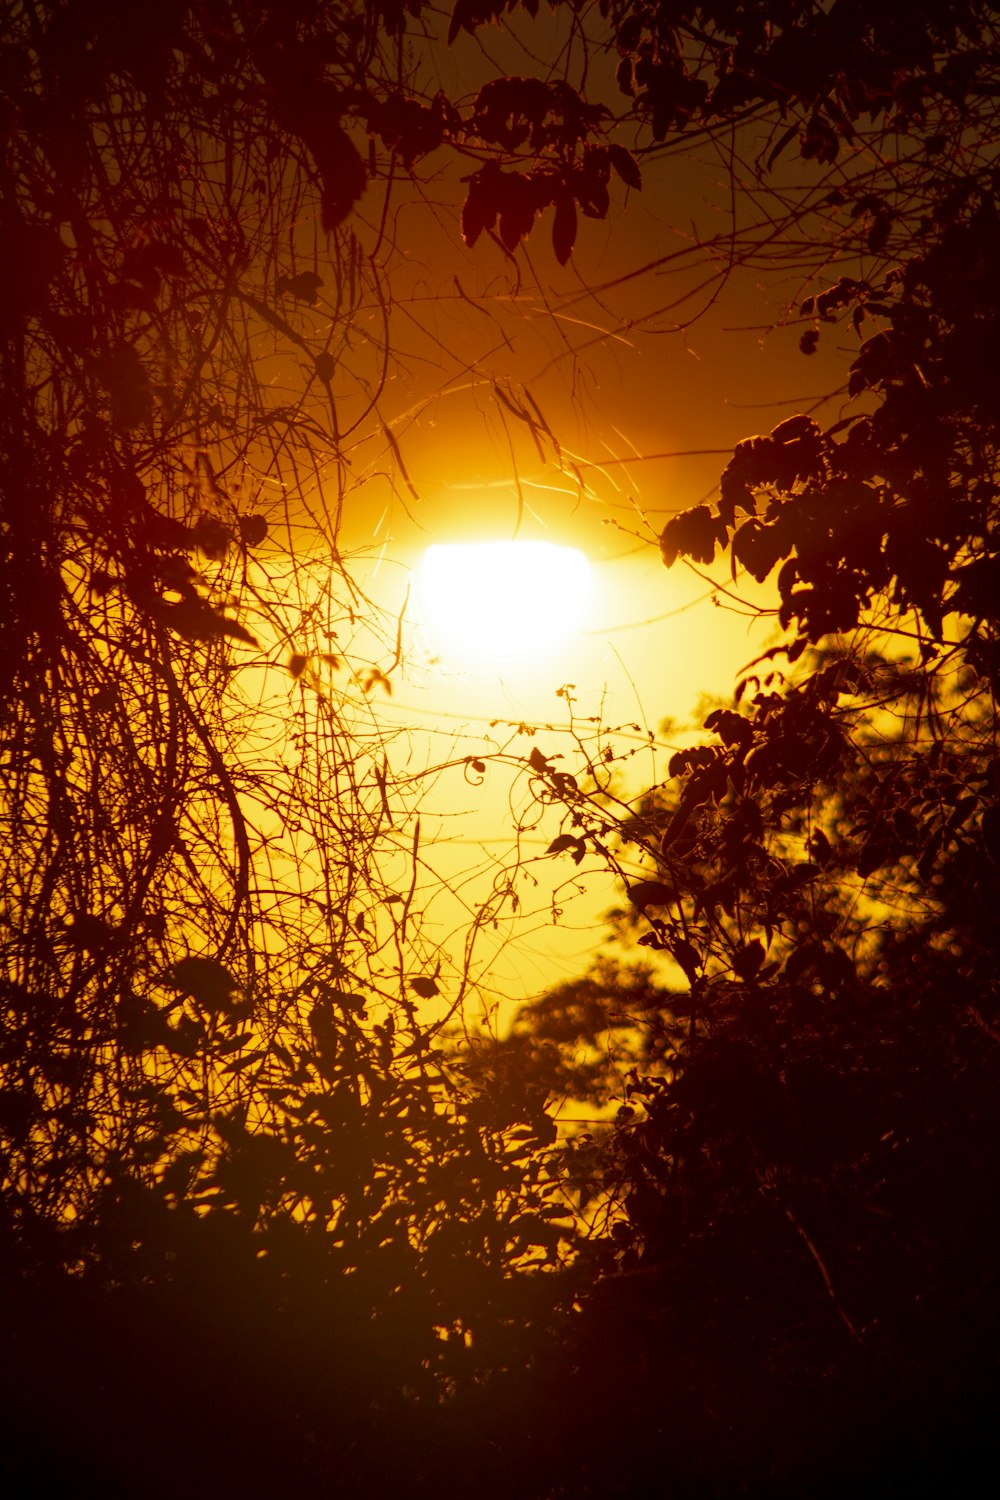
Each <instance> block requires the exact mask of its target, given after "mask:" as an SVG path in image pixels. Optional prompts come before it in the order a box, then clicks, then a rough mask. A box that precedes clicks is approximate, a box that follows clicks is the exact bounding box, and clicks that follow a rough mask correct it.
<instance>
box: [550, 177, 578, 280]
mask: <svg viewBox="0 0 1000 1500" xmlns="http://www.w3.org/2000/svg"><path fill="white" fill-rule="evenodd" d="M575 243H576V204H575V203H574V201H573V195H572V193H570V192H568V191H565V190H563V191H562V192H560V193H559V194H558V195H557V197H556V212H555V218H554V219H553V222H552V249H553V250H554V251H555V257H556V260H557V261H558V262H559V264H560V265H561V266H564V265H565V264H566V262H567V261H568V260H569V258H570V255H571V254H572V251H573V246H574V244H575Z"/></svg>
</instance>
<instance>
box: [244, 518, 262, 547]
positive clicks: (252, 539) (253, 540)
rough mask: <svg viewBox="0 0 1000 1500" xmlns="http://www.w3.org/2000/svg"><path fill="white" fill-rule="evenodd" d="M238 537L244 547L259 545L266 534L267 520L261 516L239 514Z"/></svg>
mask: <svg viewBox="0 0 1000 1500" xmlns="http://www.w3.org/2000/svg"><path fill="white" fill-rule="evenodd" d="M239 528H240V539H241V541H242V542H243V544H244V546H246V547H259V546H260V544H261V542H262V541H264V539H265V537H266V536H267V522H266V521H265V520H264V517H263V516H258V515H249V516H240V519H239Z"/></svg>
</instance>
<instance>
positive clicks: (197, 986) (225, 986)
mask: <svg viewBox="0 0 1000 1500" xmlns="http://www.w3.org/2000/svg"><path fill="white" fill-rule="evenodd" d="M164 979H165V980H166V982H167V983H168V984H169V985H171V986H172V988H174V989H177V990H181V991H183V993H184V994H186V995H191V996H192V997H193V999H195V1000H197V1001H198V1004H199V1005H201V1006H203V1007H204V1009H205V1010H210V1011H215V1010H231V1009H232V1006H233V995H234V993H235V991H236V988H237V986H236V980H235V979H234V978H233V976H232V974H230V972H229V970H228V969H227V968H226V967H225V965H224V964H220V963H219V962H218V961H217V960H216V959H214V958H197V957H194V956H191V957H188V958H182V959H179V960H178V961H177V963H175V964H173V965H172V967H171V968H169V969H168V970H167V972H166V974H165V975H164Z"/></svg>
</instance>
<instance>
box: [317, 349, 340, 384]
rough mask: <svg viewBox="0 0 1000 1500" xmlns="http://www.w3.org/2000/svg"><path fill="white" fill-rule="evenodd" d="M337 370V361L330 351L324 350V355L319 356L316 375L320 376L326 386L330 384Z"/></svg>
mask: <svg viewBox="0 0 1000 1500" xmlns="http://www.w3.org/2000/svg"><path fill="white" fill-rule="evenodd" d="M336 368H337V361H336V360H335V359H334V357H333V355H332V354H331V353H330V351H329V350H328V349H324V350H323V352H322V354H317V356H316V374H317V375H318V376H319V378H320V380H322V382H323V384H324V385H329V384H330V381H331V380H332V379H333V376H334V372H335V370H336Z"/></svg>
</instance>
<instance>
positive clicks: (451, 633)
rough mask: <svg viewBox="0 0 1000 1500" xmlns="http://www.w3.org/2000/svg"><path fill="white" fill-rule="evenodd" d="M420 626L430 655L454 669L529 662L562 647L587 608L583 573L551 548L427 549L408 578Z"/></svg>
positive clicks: (580, 561)
mask: <svg viewBox="0 0 1000 1500" xmlns="http://www.w3.org/2000/svg"><path fill="white" fill-rule="evenodd" d="M416 602H417V610H418V613H419V618H420V623H421V625H422V626H423V629H424V631H425V633H426V636H427V641H428V644H429V645H430V647H431V649H432V650H433V652H434V654H435V655H436V656H438V657H439V658H440V659H441V660H442V661H443V662H445V663H446V664H447V665H450V666H454V667H457V668H459V669H462V670H477V669H491V668H492V669H496V670H503V669H508V668H513V667H517V666H519V665H523V664H534V663H537V662H538V661H539V660H540V659H541V658H545V657H548V656H550V655H551V654H552V653H553V652H554V651H555V650H556V649H557V648H558V647H559V646H561V645H563V644H565V643H566V642H568V641H570V640H571V639H572V638H573V636H575V635H576V634H577V632H578V631H579V630H580V629H581V627H582V626H583V624H584V621H585V618H586V614H587V609H588V605H589V603H590V567H589V564H588V562H587V559H586V558H585V557H584V555H583V553H582V552H579V551H577V550H576V548H575V547H559V546H556V545H555V544H554V543H552V542H465V543H450V544H441V543H439V544H436V545H434V546H432V547H428V549H427V551H426V552H425V553H424V555H423V558H422V559H421V562H420V567H419V569H418V571H417V578H416Z"/></svg>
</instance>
